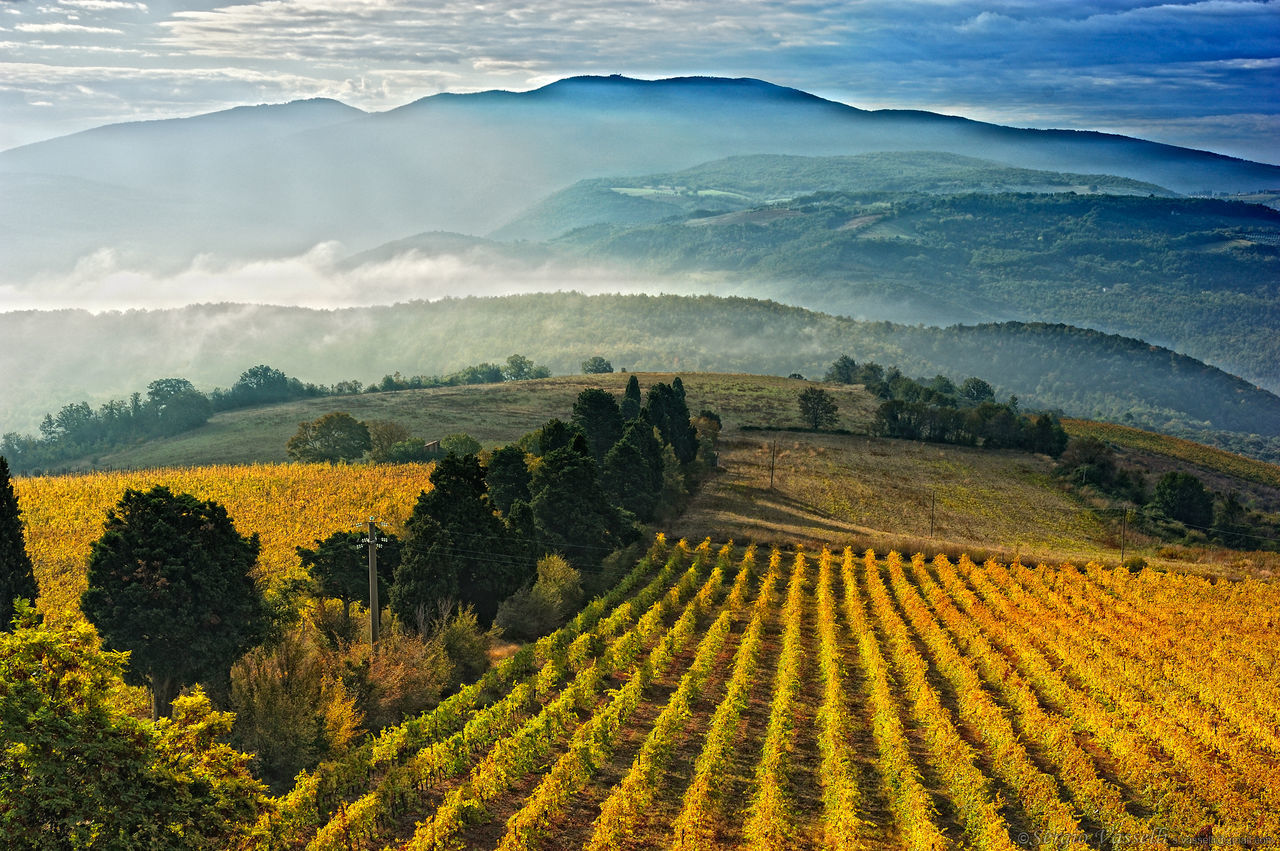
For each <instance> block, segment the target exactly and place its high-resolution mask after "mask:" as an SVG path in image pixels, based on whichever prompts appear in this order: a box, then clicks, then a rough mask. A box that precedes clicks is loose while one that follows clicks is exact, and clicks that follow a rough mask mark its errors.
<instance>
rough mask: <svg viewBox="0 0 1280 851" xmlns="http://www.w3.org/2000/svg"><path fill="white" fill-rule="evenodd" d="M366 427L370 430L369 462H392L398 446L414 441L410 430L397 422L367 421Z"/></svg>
mask: <svg viewBox="0 0 1280 851" xmlns="http://www.w3.org/2000/svg"><path fill="white" fill-rule="evenodd" d="M364 425H365V428H367V429H368V430H369V460H370V461H373V462H374V463H375V464H383V463H386V462H388V461H390V460H391V457H392V454H393V453H394V452H395V447H396V445H397V444H401V443H405V442H407V441H411V440H413V435H412V434H410V433H409V429H408V428H406V427H405V426H403V425H401V424H400V423H397V422H392V421H390V420H365V423H364ZM418 443H419V444H421V443H422V441H418Z"/></svg>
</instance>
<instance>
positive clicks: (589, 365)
mask: <svg viewBox="0 0 1280 851" xmlns="http://www.w3.org/2000/svg"><path fill="white" fill-rule="evenodd" d="M582 371H583V372H584V373H586V374H587V375H601V374H603V373H606V372H613V364H611V363H609V362H608V361H607V360H605V359H604V358H602V357H601V356H600V355H594V356H593V357H589V358H587V359H586V360H584V361H583V362H582Z"/></svg>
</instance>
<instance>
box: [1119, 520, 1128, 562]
mask: <svg viewBox="0 0 1280 851" xmlns="http://www.w3.org/2000/svg"><path fill="white" fill-rule="evenodd" d="M1120 512H1121V513H1120V566H1121V567H1124V536H1125V532H1127V531H1128V530H1129V509H1128V508H1122V509H1120Z"/></svg>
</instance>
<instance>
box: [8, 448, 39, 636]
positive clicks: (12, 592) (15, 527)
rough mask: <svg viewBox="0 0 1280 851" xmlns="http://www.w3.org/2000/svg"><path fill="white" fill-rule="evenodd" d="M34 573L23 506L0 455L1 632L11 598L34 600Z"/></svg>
mask: <svg viewBox="0 0 1280 851" xmlns="http://www.w3.org/2000/svg"><path fill="white" fill-rule="evenodd" d="M36 593H37V589H36V577H35V573H34V571H33V570H32V567H31V558H30V556H28V555H27V546H26V542H25V539H24V538H23V534H22V509H21V508H20V507H19V506H18V497H17V494H15V493H14V492H13V482H12V481H10V479H9V461H8V459H6V458H5V457H4V456H3V455H0V632H4V631H7V630H8V629H9V627H10V625H11V623H12V621H13V612H14V608H13V601H14V600H15V599H18V598H22V599H24V600H28V601H30V602H31V603H35V601H36Z"/></svg>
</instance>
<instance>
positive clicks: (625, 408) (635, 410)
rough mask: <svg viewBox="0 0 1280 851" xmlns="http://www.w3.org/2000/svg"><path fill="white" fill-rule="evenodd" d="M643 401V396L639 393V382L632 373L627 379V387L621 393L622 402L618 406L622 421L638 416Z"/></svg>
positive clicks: (628, 420)
mask: <svg viewBox="0 0 1280 851" xmlns="http://www.w3.org/2000/svg"><path fill="white" fill-rule="evenodd" d="M643 403H644V401H643V397H642V396H641V395H640V382H639V381H638V380H637V379H636V377H635V376H634V375H632V376H631V377H630V378H628V379H627V389H626V391H625V392H624V393H623V394H622V403H621V404H620V405H619V406H618V409H619V413H621V414H622V421H623V422H630V421H631V420H634V419H635V418H636V417H638V416H640V407H641V405H643Z"/></svg>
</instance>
